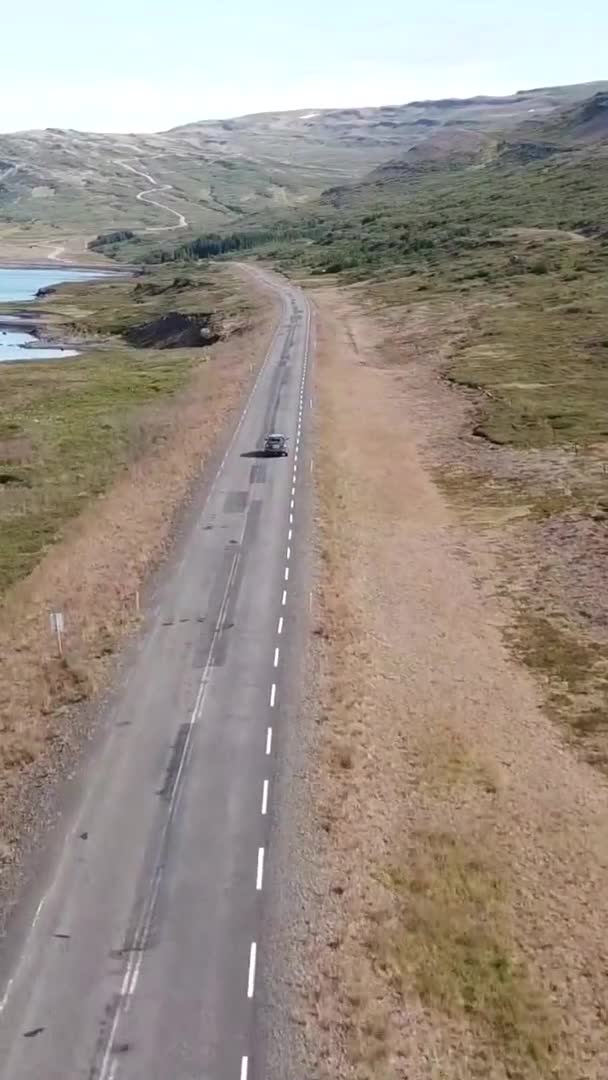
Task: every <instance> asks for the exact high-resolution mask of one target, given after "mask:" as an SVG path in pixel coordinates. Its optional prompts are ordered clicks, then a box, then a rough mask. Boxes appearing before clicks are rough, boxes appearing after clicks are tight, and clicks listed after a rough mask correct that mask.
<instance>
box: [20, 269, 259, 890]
mask: <svg viewBox="0 0 608 1080" xmlns="http://www.w3.org/2000/svg"><path fill="white" fill-rule="evenodd" d="M246 287H247V288H252V289H254V288H255V291H256V294H257V300H258V306H257V314H256V317H255V319H254V320H252V321H251V322H250V324H249V325H248V326H247V327H246V328H245V329H244V332H243V333H240V334H235V335H232V336H231V337H230V338H229V339H228V340H226V341H221V342H219V343H218V344H216V345H213V346H211V347H209V349H208V350H207V351H206V358H207V362H206V363H205V365H204V366H202V367H201V368H199V369H197V371H196V373H195V375H194V376H193V378H192V381H191V384H190V385H189V387H188V389H187V391H185V392H184V393H183V394H182V395H181V396H179V397H178V398H177V399H174V400H173V402H172V403H170V404H167V405H166V406H160V407H158V408H157V409H155V410H154V411H153V412H152V413H151V414H150V416H149V417H148V418H147V420H146V417H145V416H143V415H142V416H141V417H140V423H141V425H142V432H141V441H142V446H141V453H140V454H139V455H138V459H137V462H136V463H135V464H133V465H132V466H131V467H130V468H129V469H128V471H127V472H125V473H124V475H123V476H122V478H120V479H119V480H118V481H117V482H116V483H115V484H114V485H113V487H112V488H111V489H110V490H109V491H108V492H107V493H106V494H105V495H104V496H102V497H100V498H99V499H98V500H97V502H96V504H95V505H91V506H89V507H88V509H86V510H85V511H84V512H83V513H82V514H81V515H80V517H79V518H78V519H76V520H75V521H74V522H73V523H72V525H71V526H69V527H68V528H67V530H66V534H65V537H64V539H63V541H62V542H60V543H59V544H57V545H56V546H54V547H53V548H51V549H50V550H49V552H48V554H47V555H46V556H45V557H44V559H43V560H42V562H41V563H39V565H38V566H37V568H36V569H35V570H34V572H33V573H32V574H31V575H30V576H29V578H27V579H26V580H24V581H23V582H21V583H19V584H18V585H17V586H15V587H14V588H13V589H12V590H11V591H10V592H9V593H8V595H7V597H6V600H5V603H4V605H3V608H2V611H1V613H0V657H1V664H0V906H2V905H6V903H7V902H8V900H9V898H10V897H11V896H12V894H13V892H14V889H15V882H16V880H17V879H18V875H19V872H20V866H21V863H22V857H23V854H24V851H25V850H26V848H27V847H28V845H30V844H31V843H32V842H33V840H34V837H35V835H36V833H37V830H38V828H39V826H40V825H41V824H42V823H41V821H40V819H39V810H40V806H41V805H42V802H44V803H45V805H46V804H47V803H48V796H49V792H52V791H53V790H54V789H55V788H56V786H57V783H58V781H59V780H60V778H61V777H62V776H63V775H64V774H65V773H66V771H68V770H69V769H71V768H72V767H73V765H74V762H75V759H76V757H77V754H78V750H79V748H80V746H81V744H82V741H83V738H86V737H87V736H88V734H89V733H90V732H89V725H90V719H91V718H90V716H89V715H88V713H87V715H85V712H83V710H82V708H81V706H82V704H83V703H84V702H85V701H86V700H87V699H89V698H90V697H91V696H92V695H94V694H95V693H97V692H98V691H100V690H101V689H103V687H104V684H105V682H106V680H107V677H108V674H109V672H110V670H111V662H112V657H113V654H114V653H115V652H116V650H117V649H118V647H119V645H120V643H121V641H122V640H123V639H124V637H125V636H126V634H127V633H128V632H129V631H131V630H133V629H134V628H135V627H136V626H137V624H138V619H139V616H138V613H137V601H138V594H139V590H140V588H142V587H143V585H144V583H145V580H146V578H147V576H148V574H149V572H150V571H151V570H152V569H153V568H154V567H155V566H157V565H158V563H159V562H160V561H161V560H162V558H163V557H164V556H165V555H166V553H167V551H168V549H169V547H170V543H171V538H172V529H173V525H174V523H175V521H176V518H177V515H178V513H179V511H180V510H181V508H182V507H183V506H184V503H185V501H186V500H187V499H188V496H189V492H190V491H191V490H192V489H193V485H195V483H196V482H197V481H198V480H200V477H201V474H203V473H204V470H205V466H206V464H207V463H208V462H209V460H210V458H211V455H212V453H213V451H214V448H215V447H216V445H217V442H218V439H219V438H220V437H221V436H222V433H223V432H225V431H226V430H227V428H228V426H229V425H230V423H231V421H232V419H233V418H234V417H235V416H236V415H237V412H238V410H239V408H240V407H241V404H242V401H243V398H244V396H245V394H246V392H247V390H248V388H249V386H250V385H251V383H252V381H253V379H254V378H255V372H256V370H257V368H258V367H259V364H260V362H261V361H262V359H263V357H264V355H265V351H266V348H267V345H268V342H269V340H270V336H271V332H272V329H273V327H274V324H275V319H276V312H275V308H274V301H272V300H269V298H268V295H267V294H266V293H263V292H261V291H260V290H258V288H257V287H255V286H253V285H249V283H247V286H246ZM161 414H162V415H161ZM147 424H148V426H149V425H151V426H152V428H153V430H154V431H157V430H162V433H163V438H162V440H160V442H159V441H158V440H156V439H149V438H148V437H147V427H146V425H147ZM53 611H61V612H63V613H64V616H65V631H66V632H65V635H64V641H63V646H64V651H63V656H62V657H59V656H58V654H57V649H56V645H55V641H54V638H53V635H52V634H51V632H50V629H49V615H50V612H53Z"/></svg>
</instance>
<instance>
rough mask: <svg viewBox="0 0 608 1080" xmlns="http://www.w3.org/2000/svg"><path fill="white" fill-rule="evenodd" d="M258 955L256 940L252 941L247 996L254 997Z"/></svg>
mask: <svg viewBox="0 0 608 1080" xmlns="http://www.w3.org/2000/svg"><path fill="white" fill-rule="evenodd" d="M256 955H257V945H256V943H255V941H252V942H251V949H250V950H249V976H248V978H247V997H248V998H252V997H253V991H254V990H255V961H256Z"/></svg>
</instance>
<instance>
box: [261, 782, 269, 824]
mask: <svg viewBox="0 0 608 1080" xmlns="http://www.w3.org/2000/svg"><path fill="white" fill-rule="evenodd" d="M267 812H268V780H264V783H263V785H262V817H265V816H266V814H267Z"/></svg>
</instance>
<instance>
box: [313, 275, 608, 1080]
mask: <svg viewBox="0 0 608 1080" xmlns="http://www.w3.org/2000/svg"><path fill="white" fill-rule="evenodd" d="M318 302H319V307H320V318H319V350H318V357H317V376H316V378H317V388H316V399H315V400H316V402H317V433H316V438H317V449H316V454H315V479H316V499H317V504H316V505H317V535H318V544H319V551H318V555H319V558H318V572H319V580H318V585H317V590H316V612H315V619H316V623H315V629H314V632H313V635H312V651H313V656H314V661H313V670H315V671H316V673H317V688H318V697H319V707H318V714H317V721H318V732H319V742H318V755H317V759H316V762H315V763H314V765H313V768H312V773H311V778H310V779H311V787H312V792H313V800H314V806H315V810H316V819H317V825H318V834H317V839H316V841H315V843H316V844H317V845H318V858H319V862H320V864H321V865H322V867H323V869H324V872H325V874H326V878H327V890H326V891H325V890H323V893H322V900H321V901H320V905H319V910H318V911H316V912H311V913H310V924H311V930H312V932H311V939H310V941H309V943H308V946H307V951H306V965H307V968H308V973H309V979H308V983H307V984H306V987H305V1001H306V1006H307V1010H308V1020H307V1026H308V1035H309V1045H310V1047H311V1054H312V1057H313V1059H314V1075H315V1076H317V1075H318V1076H319V1077H327V1078H328V1080H329V1078H330V1077H331V1078H332V1080H333V1078H335V1077H337V1076H339V1077H344V1078H346V1077H355V1078H357V1080H372V1078H374V1080H398V1078H399V1080H401V1078H407V1080H472V1078H475V1080H514V1078H517V1080H549V1078H551V1080H558V1078H559V1080H574V1078H577V1080H578V1078H581V1077H583V1076H584V1077H585V1080H591V1078H593V1080H603V1077H604V1075H606V1071H607V1070H608V1043H607V1041H606V1039H605V1038H604V1035H603V1032H602V1030H601V1029H600V1028H599V1027H598V1015H604V1014H605V999H606V988H607V983H606V961H607V960H608V956H607V955H606V949H605V935H604V931H603V924H604V920H605V917H606V916H607V915H608V911H607V904H606V903H605V901H604V899H603V896H604V894H605V889H606V887H607V886H608V846H607V844H606V823H607V822H608V802H607V799H606V793H605V790H604V788H603V787H602V785H601V782H600V780H599V778H598V777H597V776H594V775H593V773H590V772H589V770H588V769H587V768H586V766H584V765H582V764H581V763H580V762H579V761H578V760H577V759H576V757H575V756H574V755H571V754H570V753H569V751H567V750H566V749H565V748H564V746H563V744H562V743H561V742H560V739H559V737H558V735H557V733H556V731H555V728H554V727H553V725H552V723H551V721H550V720H549V719H548V718H547V717H546V716H543V714H542V712H541V710H540V709H539V707H538V695H537V693H536V691H535V688H534V686H533V684H532V682H531V679H530V677H529V675H528V674H527V672H526V671H525V670H524V669H522V668H520V667H519V666H518V665H517V664H515V663H514V662H513V660H512V659H511V658H510V657H509V654H508V652H507V651H506V649H505V647H504V644H503V641H502V637H501V628H502V626H503V625H504V622H506V619H504V616H503V614H502V613H501V612H500V610H499V609H498V608H497V607H496V606H495V605H494V603H493V602H490V601H489V600H488V599H487V598H482V596H480V593H479V588H478V584H477V578H476V575H477V574H478V573H479V572H480V567H479V566H478V565H477V562H476V556H477V552H476V548H475V545H474V543H473V538H472V537H469V536H468V535H467V533H466V532H465V531H464V530H463V528H462V526H461V525H460V523H459V521H458V519H457V518H455V517H453V516H452V514H451V512H450V511H449V509H448V507H447V504H446V502H445V501H444V499H443V498H442V496H441V495H440V493H439V491H438V489H437V488H436V487H435V486H434V484H433V482H432V480H431V477H430V473H429V471H427V470H426V469H425V468H423V467H422V465H421V463H420V460H419V452H420V446H421V442H422V439H423V438H424V437H425V436H426V435H428V433H429V431H431V432H432V430H433V425H434V424H435V423H436V421H437V412H436V411H434V410H433V409H432V408H430V407H429V406H428V402H427V401H425V398H424V394H425V393H426V392H427V390H428V387H426V386H425V385H423V384H422V382H421V379H422V378H423V376H422V375H420V372H418V371H416V370H414V367H413V365H410V368H409V371H408V379H403V376H402V374H401V372H396V371H395V370H394V368H393V367H392V366H390V367H388V366H387V365H386V364H385V362H384V357H383V353H382V345H381V333H377V332H376V330H375V329H374V326H373V324H371V323H369V322H367V321H366V319H365V317H361V315H359V316H356V315H355V314H354V313H353V309H352V308H351V307H350V306H348V305H347V304H346V302H345V301H344V299H343V297H341V296H340V295H339V294H338V295H332V294H331V293H324V294H323V295H321V296H319V297H318ZM353 337H354V339H355V342H356V345H357V347H356V348H354V347H353V343H352V338H353ZM427 424H428V426H427ZM463 553H464V554H466V558H463ZM482 566H483V572H484V574H488V573H489V572H490V570H489V568H488V565H487V564H486V563H484V564H482ZM600 907H601V911H600Z"/></svg>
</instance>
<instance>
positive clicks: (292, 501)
mask: <svg viewBox="0 0 608 1080" xmlns="http://www.w3.org/2000/svg"><path fill="white" fill-rule="evenodd" d="M295 505H296V504H295V501H294V500H293V499H292V500H291V502H290V504H289V509H290V510H293V508H294V506H295Z"/></svg>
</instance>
